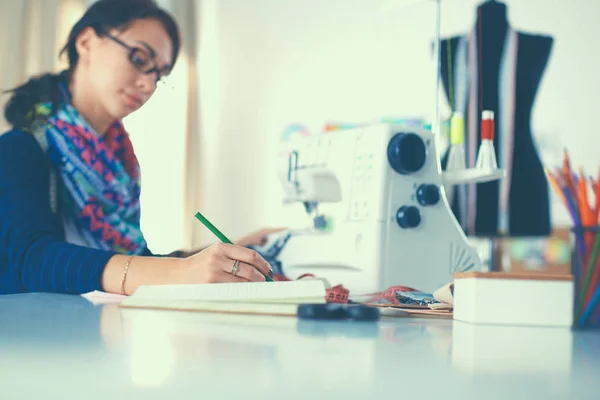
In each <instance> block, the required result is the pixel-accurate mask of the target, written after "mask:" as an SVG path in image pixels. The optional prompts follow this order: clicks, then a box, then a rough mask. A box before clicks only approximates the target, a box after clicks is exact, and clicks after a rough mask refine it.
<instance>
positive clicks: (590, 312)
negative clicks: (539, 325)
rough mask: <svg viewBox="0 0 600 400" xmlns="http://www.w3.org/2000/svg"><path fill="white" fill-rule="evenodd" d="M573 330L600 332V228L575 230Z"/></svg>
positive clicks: (587, 227)
mask: <svg viewBox="0 0 600 400" xmlns="http://www.w3.org/2000/svg"><path fill="white" fill-rule="evenodd" d="M572 232H573V235H574V241H573V242H572V243H573V244H574V245H573V249H572V253H571V274H572V275H573V284H574V295H575V298H574V301H573V307H574V308H573V311H574V312H573V316H574V320H573V328H575V329H600V227H599V226H579V227H574V228H572Z"/></svg>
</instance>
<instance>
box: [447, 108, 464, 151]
mask: <svg viewBox="0 0 600 400" xmlns="http://www.w3.org/2000/svg"><path fill="white" fill-rule="evenodd" d="M464 141H465V118H464V117H463V115H462V113H461V112H458V111H457V112H454V113H453V114H452V117H451V118H450V144H463V143H464Z"/></svg>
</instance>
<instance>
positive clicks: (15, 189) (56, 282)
mask: <svg viewBox="0 0 600 400" xmlns="http://www.w3.org/2000/svg"><path fill="white" fill-rule="evenodd" d="M58 178H60V177H58ZM49 187H50V166H49V165H48V162H47V159H46V157H45V154H44V153H43V151H42V149H41V147H40V146H39V145H38V143H37V141H36V140H35V138H34V137H33V136H31V135H30V134H28V133H25V132H23V131H20V130H12V131H10V132H7V133H5V134H4V135H1V136H0V295H1V294H10V293H23V292H56V293H75V294H79V293H85V292H88V291H92V290H101V277H102V271H103V270H104V266H105V265H106V263H107V261H108V260H109V259H110V258H111V257H112V256H113V255H114V253H112V252H109V251H103V250H95V249H91V248H86V247H81V246H76V245H72V244H70V243H67V242H66V241H65V232H64V228H63V224H62V220H61V217H60V216H57V215H56V214H54V213H52V211H51V209H50V202H49ZM147 254H150V252H149V251H148V252H147Z"/></svg>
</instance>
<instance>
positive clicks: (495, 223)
mask: <svg viewBox="0 0 600 400" xmlns="http://www.w3.org/2000/svg"><path fill="white" fill-rule="evenodd" d="M511 34H513V36H512V37H514V38H515V39H514V40H513V41H512V42H511V43H514V46H513V47H512V49H514V54H515V57H513V58H514V59H515V60H516V61H515V64H514V65H515V68H514V74H513V75H514V85H512V86H511V87H512V88H513V90H509V89H508V88H507V85H505V84H504V83H503V81H502V79H503V77H504V76H505V75H503V71H504V70H505V69H506V68H507V67H506V63H505V59H506V58H505V57H506V54H505V52H506V50H507V48H508V42H509V40H508V38H509V37H511ZM467 40H468V41H469V43H470V41H473V42H477V43H476V45H473V46H471V49H472V50H473V49H476V50H475V51H476V53H477V56H476V58H475V57H473V58H470V59H469V58H461V57H460V56H461V54H459V55H458V56H459V59H463V60H465V59H466V60H467V64H468V67H469V68H473V67H474V68H476V71H477V76H476V77H475V78H471V82H470V85H474V87H473V88H472V89H473V90H475V92H473V91H470V92H469V90H467V91H463V92H464V93H466V94H465V95H463V97H465V96H466V97H465V100H467V101H468V100H471V99H472V98H473V97H476V99H475V100H476V104H477V109H476V114H477V115H476V116H475V119H474V121H475V122H476V123H474V124H473V126H472V127H474V129H471V131H467V132H465V154H467V167H468V168H472V167H474V165H475V160H474V159H473V157H472V156H471V159H469V155H468V154H469V152H468V150H467V142H468V140H467V138H468V137H471V138H472V140H473V144H476V146H477V147H476V148H478V147H479V145H480V143H481V132H480V129H481V111H482V110H491V111H494V114H495V115H496V116H497V117H496V119H495V126H496V128H495V131H496V135H495V137H494V146H495V148H496V152H497V153H502V152H505V153H504V154H505V155H508V159H507V160H505V162H506V163H507V164H508V166H507V165H503V164H502V162H500V161H501V160H502V157H501V156H500V154H497V159H498V161H499V164H500V165H499V166H500V168H505V169H507V179H508V181H507V183H505V184H504V185H505V188H504V189H501V185H502V181H492V182H488V183H482V184H478V185H473V186H472V187H471V190H472V193H473V194H476V195H475V196H470V197H469V198H470V199H471V200H469V201H471V203H469V201H467V200H466V199H465V196H464V195H463V196H458V195H455V196H454V199H453V203H452V209H453V212H454V214H455V215H456V217H457V219H458V221H459V222H461V225H463V229H464V230H465V232H466V233H467V234H468V235H470V236H479V237H498V236H545V235H548V234H549V233H550V230H551V227H550V204H549V195H548V184H547V181H546V177H545V174H544V170H543V166H542V163H541V161H540V158H539V155H538V153H537V149H536V147H535V144H534V141H533V136H532V132H531V126H530V120H531V114H532V108H533V103H534V100H535V96H536V93H537V88H538V86H539V83H540V80H541V78H542V75H543V72H544V70H545V68H546V64H547V62H548V58H549V56H550V52H551V49H552V44H553V39H552V37H549V36H542V35H532V34H527V33H523V32H514V30H513V29H512V27H511V26H510V23H509V21H508V19H507V15H506V5H504V4H503V3H500V2H497V1H493V0H492V1H486V2H484V3H483V4H481V5H480V6H479V7H478V8H477V20H476V23H475V27H474V32H473V35H471V36H469V38H468V39H466V36H465V37H452V38H447V39H443V40H442V42H441V43H440V46H441V58H440V60H441V76H442V81H441V82H442V84H443V87H444V90H445V92H446V95H447V97H448V99H449V100H450V103H451V104H450V106H451V107H452V109H453V111H456V110H460V109H461V107H462V108H463V109H465V112H466V114H468V113H469V112H468V108H465V107H464V104H458V103H461V99H460V98H459V101H457V100H456V97H457V96H456V95H457V93H456V92H457V91H459V92H460V90H457V87H456V85H457V81H459V80H460V77H459V76H458V74H459V72H458V71H457V69H458V68H457V49H459V48H460V44H461V43H466V41H467ZM466 47H469V46H468V45H467V46H466ZM463 48H465V46H463ZM448 52H450V53H448ZM462 55H464V53H463V54H462ZM449 59H450V60H451V63H450V65H449V63H448V60H449ZM473 61H475V64H477V65H475V66H473V65H471V64H473ZM503 63H504V64H503ZM503 68H504V69H503ZM467 71H468V70H467ZM451 84H452V88H451V87H450V85H451ZM482 88H483V90H482ZM509 92H511V93H509ZM482 93H483V95H482ZM473 94H475V96H473ZM509 95H511V96H512V98H513V99H514V101H513V103H512V110H514V111H512V112H511V110H510V108H511V107H505V106H506V102H503V101H504V100H503V99H505V98H509V97H510V96H509ZM459 97H460V96H459ZM452 103H454V104H452ZM503 108H507V109H503ZM471 111H473V109H471ZM503 112H504V113H506V115H510V116H511V117H509V119H510V121H511V122H512V124H508V123H506V124H505V125H506V128H507V129H509V130H510V133H511V135H510V136H511V137H510V139H509V144H507V143H504V140H506V138H503V137H502V132H503V128H504V127H503V126H502V124H503V118H499V117H498V115H502V113H503ZM471 114H474V113H472V112H471ZM513 114H514V116H513ZM468 118H469V115H465V120H466V119H468ZM510 125H512V128H510ZM503 146H504V147H505V148H503ZM446 161H447V154H446V155H445V156H444V157H443V159H442V167H443V168H445V164H446ZM507 167H508V168H507ZM502 190H503V192H502ZM501 192H502V193H505V194H504V196H503V195H502V194H501ZM463 193H464V191H463ZM502 197H504V198H505V201H504V202H502V201H501V198H502ZM473 198H475V199H476V201H475V202H474V203H473V200H472V199H473ZM460 202H463V203H462V208H461V204H460ZM465 204H469V205H468V206H465ZM503 204H506V205H505V206H503ZM465 207H467V208H468V212H467V213H469V214H470V215H471V218H472V221H473V222H472V224H471V225H468V224H467V223H464V221H465V216H464V215H463V216H462V218H461V210H463V211H462V212H464V210H465ZM503 210H505V211H503ZM503 216H504V219H503V220H504V221H505V222H504V223H503V224H502V225H503V226H504V228H502V227H501V226H500V225H501V224H500V223H499V220H502V218H503ZM465 225H467V226H465Z"/></svg>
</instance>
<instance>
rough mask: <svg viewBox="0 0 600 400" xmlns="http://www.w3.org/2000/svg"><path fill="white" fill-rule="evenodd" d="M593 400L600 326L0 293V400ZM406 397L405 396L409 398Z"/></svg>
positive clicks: (598, 379) (599, 376) (599, 374)
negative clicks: (345, 317) (341, 315)
mask: <svg viewBox="0 0 600 400" xmlns="http://www.w3.org/2000/svg"><path fill="white" fill-rule="evenodd" d="M376 396H380V397H379V398H380V399H398V400H404V399H413V398H419V399H435V398H439V399H485V400H488V399H511V400H513V399H528V400H534V399H544V400H546V399H596V400H597V399H599V398H600V333H599V332H596V333H588V332H577V333H573V334H572V333H571V332H570V331H569V330H565V329H539V328H538V329H536V328H511V327H505V328H500V327H495V328H494V327H473V326H470V325H465V324H460V323H453V322H452V321H450V320H438V319H407V318H396V319H386V320H382V321H380V322H379V323H375V324H366V323H339V322H338V323H335V322H330V323H324V322H306V323H305V322H304V321H298V320H297V319H295V318H275V317H242V316H224V315H219V314H200V313H184V312H160V311H145V310H144V311H142V310H120V309H119V308H117V307H116V306H114V305H110V306H93V305H92V304H91V303H89V302H88V301H87V300H85V299H83V298H81V297H78V296H60V295H48V294H29V295H16V296H0V399H3V400H9V399H10V400H12V399H35V400H37V399H48V398H50V399H53V398H56V399H110V400H117V399H127V400H129V399H144V400H147V399H184V398H190V399H203V400H204V399H211V400H212V399H229V398H231V399H239V398H243V399H244V400H245V399H246V398H247V399H285V400H287V399H361V400H366V399H376V398H377V397H376ZM409 396H410V397H409Z"/></svg>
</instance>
